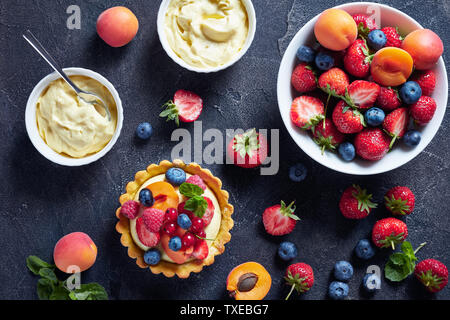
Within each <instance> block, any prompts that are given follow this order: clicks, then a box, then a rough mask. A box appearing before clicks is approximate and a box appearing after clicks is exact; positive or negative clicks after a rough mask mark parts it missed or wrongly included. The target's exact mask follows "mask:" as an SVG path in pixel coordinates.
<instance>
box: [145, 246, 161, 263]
mask: <svg viewBox="0 0 450 320" xmlns="http://www.w3.org/2000/svg"><path fill="white" fill-rule="evenodd" d="M159 260H161V253H160V252H159V250H158V249H150V250H148V251H147V252H146V253H144V261H145V263H146V264H149V265H151V266H154V265H155V264H158V263H159Z"/></svg>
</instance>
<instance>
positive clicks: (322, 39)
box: [314, 8, 358, 51]
mask: <svg viewBox="0 0 450 320" xmlns="http://www.w3.org/2000/svg"><path fill="white" fill-rule="evenodd" d="M314 34H315V35H316V39H317V41H319V43H320V44H321V45H322V46H324V47H325V48H327V49H330V50H333V51H340V50H344V49H347V48H348V47H349V46H350V45H351V44H352V43H353V42H354V41H355V40H356V37H357V36H358V27H357V25H356V22H355V20H353V18H352V16H351V15H349V14H348V13H347V12H345V11H344V10H341V9H333V8H332V9H327V10H325V11H324V12H322V14H321V15H320V16H319V18H318V19H317V22H316V24H315V25H314Z"/></svg>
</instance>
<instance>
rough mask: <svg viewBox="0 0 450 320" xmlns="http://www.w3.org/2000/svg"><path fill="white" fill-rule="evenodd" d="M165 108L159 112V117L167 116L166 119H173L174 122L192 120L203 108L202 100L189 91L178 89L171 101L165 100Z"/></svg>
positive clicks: (195, 118) (196, 117)
mask: <svg viewBox="0 0 450 320" xmlns="http://www.w3.org/2000/svg"><path fill="white" fill-rule="evenodd" d="M163 107H164V108H165V110H164V111H163V112H161V113H160V114H159V116H160V117H167V121H169V120H175V122H176V124H177V125H179V124H180V120H181V121H183V122H193V121H195V120H197V119H198V117H199V116H200V114H201V113H202V110H203V100H202V98H200V97H199V96H198V95H196V94H195V93H193V92H191V91H186V90H178V91H177V92H175V95H174V96H173V101H172V100H170V101H168V102H166V103H165V104H164V105H163Z"/></svg>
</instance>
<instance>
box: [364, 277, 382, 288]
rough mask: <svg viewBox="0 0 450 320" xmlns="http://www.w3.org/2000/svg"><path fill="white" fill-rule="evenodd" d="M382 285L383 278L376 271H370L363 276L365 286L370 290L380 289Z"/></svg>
mask: <svg viewBox="0 0 450 320" xmlns="http://www.w3.org/2000/svg"><path fill="white" fill-rule="evenodd" d="M380 285H381V279H380V277H379V276H377V275H376V274H375V273H368V274H366V275H365V276H364V278H363V287H364V289H366V290H367V291H368V292H374V291H375V290H377V289H379V288H380Z"/></svg>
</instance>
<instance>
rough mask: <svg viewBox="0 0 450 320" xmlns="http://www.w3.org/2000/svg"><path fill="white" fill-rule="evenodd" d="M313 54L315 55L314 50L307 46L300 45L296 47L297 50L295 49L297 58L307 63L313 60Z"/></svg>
mask: <svg viewBox="0 0 450 320" xmlns="http://www.w3.org/2000/svg"><path fill="white" fill-rule="evenodd" d="M315 56H316V53H315V52H314V50H313V49H311V48H310V47H308V46H300V48H298V50H297V58H298V60H300V61H304V62H308V63H309V62H313V61H314V58H315Z"/></svg>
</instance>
